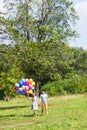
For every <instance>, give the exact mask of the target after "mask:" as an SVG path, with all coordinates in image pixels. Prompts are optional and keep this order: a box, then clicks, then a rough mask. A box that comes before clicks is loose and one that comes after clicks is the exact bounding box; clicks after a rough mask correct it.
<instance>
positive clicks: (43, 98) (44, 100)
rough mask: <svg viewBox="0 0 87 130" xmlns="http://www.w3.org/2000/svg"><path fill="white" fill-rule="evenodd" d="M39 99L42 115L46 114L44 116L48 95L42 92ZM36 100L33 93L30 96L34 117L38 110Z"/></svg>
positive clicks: (46, 110)
mask: <svg viewBox="0 0 87 130" xmlns="http://www.w3.org/2000/svg"><path fill="white" fill-rule="evenodd" d="M40 99H41V109H42V115H43V114H44V112H46V114H48V104H47V103H48V95H47V94H46V93H45V92H44V91H42V92H41V95H40ZM38 104H39V103H38V98H37V96H36V94H35V93H33V94H32V108H31V109H32V110H33V111H34V116H36V115H37V110H38Z"/></svg>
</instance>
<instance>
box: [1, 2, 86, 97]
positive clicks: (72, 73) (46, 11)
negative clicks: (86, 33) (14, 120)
mask: <svg viewBox="0 0 87 130" xmlns="http://www.w3.org/2000/svg"><path fill="white" fill-rule="evenodd" d="M4 2H5V7H4V8H6V13H0V34H1V36H2V37H1V38H2V39H6V40H9V42H10V44H8V45H6V44H2V43H0V99H3V98H4V96H5V95H6V94H7V95H9V96H16V95H17V93H16V92H15V91H14V89H13V88H14V85H15V83H16V82H18V81H20V79H23V78H32V79H33V80H34V81H35V83H36V85H35V90H36V91H37V92H39V93H40V91H41V90H42V89H44V90H46V91H47V92H48V94H49V95H60V94H69V93H71V94H74V93H86V92H87V51H86V50H83V49H82V48H75V47H70V46H69V43H70V41H71V40H72V39H73V38H75V37H78V36H79V34H78V33H77V32H76V31H75V30H74V29H73V26H74V25H75V22H76V20H79V18H78V16H77V14H76V11H75V9H74V6H73V2H70V1H67V0H40V1H38V0H34V1H33V0H17V1H16V0H14V1H11V0H5V1H4Z"/></svg>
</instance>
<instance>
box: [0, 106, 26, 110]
mask: <svg viewBox="0 0 87 130" xmlns="http://www.w3.org/2000/svg"><path fill="white" fill-rule="evenodd" d="M26 107H27V106H7V107H0V110H6V109H15V108H26Z"/></svg>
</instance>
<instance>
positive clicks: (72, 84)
mask: <svg viewBox="0 0 87 130" xmlns="http://www.w3.org/2000/svg"><path fill="white" fill-rule="evenodd" d="M69 76H70V75H69ZM86 79H87V75H83V76H79V75H75V74H74V75H72V76H70V77H68V78H67V79H64V80H59V81H56V82H52V83H47V84H45V85H44V86H42V89H43V90H45V91H47V92H48V93H49V95H60V94H62V95H65V94H70V93H71V94H74V93H87V80H86Z"/></svg>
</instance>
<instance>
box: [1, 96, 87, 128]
mask: <svg viewBox="0 0 87 130" xmlns="http://www.w3.org/2000/svg"><path fill="white" fill-rule="evenodd" d="M30 104H31V101H30V100H29V99H27V98H26V97H24V96H20V97H17V98H15V99H10V101H9V102H6V101H0V130H87V96H86V95H72V96H60V97H53V98H49V114H48V115H44V116H41V108H39V110H38V116H37V117H33V116H32V113H33V111H32V110H30Z"/></svg>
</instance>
